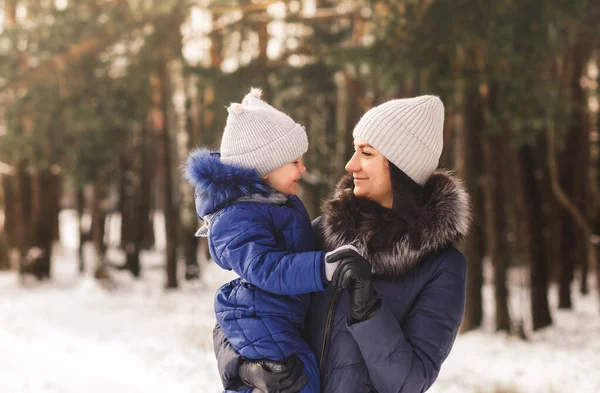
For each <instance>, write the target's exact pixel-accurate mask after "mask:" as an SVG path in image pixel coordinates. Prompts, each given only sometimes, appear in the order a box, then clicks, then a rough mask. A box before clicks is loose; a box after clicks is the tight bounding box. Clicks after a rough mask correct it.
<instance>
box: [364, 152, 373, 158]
mask: <svg viewBox="0 0 600 393" xmlns="http://www.w3.org/2000/svg"><path fill="white" fill-rule="evenodd" d="M362 155H363V156H367V157H370V156H372V155H373V154H371V153H367V152H366V151H363V152H362Z"/></svg>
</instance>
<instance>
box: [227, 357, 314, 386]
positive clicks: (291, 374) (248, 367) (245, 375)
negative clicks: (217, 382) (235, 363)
mask: <svg viewBox="0 0 600 393" xmlns="http://www.w3.org/2000/svg"><path fill="white" fill-rule="evenodd" d="M303 370H304V365H303V364H302V362H301V361H300V359H298V357H297V356H296V355H292V356H290V357H289V358H287V360H286V361H285V363H279V362H275V361H272V360H268V359H259V360H250V359H243V360H240V365H239V367H238V375H239V376H240V379H241V380H242V381H243V382H244V383H245V384H246V385H248V386H252V387H254V388H256V389H258V390H259V391H261V392H263V393H297V392H299V391H300V389H302V387H303V386H304V385H305V384H306V382H307V380H306V376H305V375H303V374H302V371H303Z"/></svg>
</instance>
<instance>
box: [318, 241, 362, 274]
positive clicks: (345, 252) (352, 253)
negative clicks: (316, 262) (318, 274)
mask: <svg viewBox="0 0 600 393" xmlns="http://www.w3.org/2000/svg"><path fill="white" fill-rule="evenodd" d="M357 256H358V257H360V253H359V252H358V249H357V248H356V247H354V246H353V245H350V244H346V245H343V246H341V247H338V248H336V249H335V250H333V251H329V252H328V253H327V254H325V262H326V263H325V275H326V277H327V281H331V280H332V278H333V273H334V272H335V271H336V269H337V267H338V265H339V264H340V261H341V260H342V259H345V258H355V257H357Z"/></svg>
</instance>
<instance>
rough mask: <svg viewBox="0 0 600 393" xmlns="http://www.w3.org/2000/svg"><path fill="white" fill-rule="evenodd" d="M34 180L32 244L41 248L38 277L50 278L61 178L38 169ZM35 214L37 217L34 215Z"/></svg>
mask: <svg viewBox="0 0 600 393" xmlns="http://www.w3.org/2000/svg"><path fill="white" fill-rule="evenodd" d="M31 180H32V191H33V192H32V208H31V211H32V224H31V228H32V230H33V238H32V246H34V247H38V248H39V249H41V255H40V258H39V259H38V262H37V263H38V277H41V278H50V272H51V257H52V244H53V242H54V239H55V237H56V234H55V230H56V229H55V228H56V224H55V222H56V220H57V218H58V212H59V210H60V206H59V203H60V178H59V177H58V176H57V175H55V174H52V173H51V172H50V170H48V169H43V170H38V171H37V172H35V174H33V175H32V176H31ZM33 216H35V218H34V217H33Z"/></svg>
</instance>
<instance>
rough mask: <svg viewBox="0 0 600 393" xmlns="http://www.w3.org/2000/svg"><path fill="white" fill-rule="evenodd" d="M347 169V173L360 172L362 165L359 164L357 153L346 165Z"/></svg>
mask: <svg viewBox="0 0 600 393" xmlns="http://www.w3.org/2000/svg"><path fill="white" fill-rule="evenodd" d="M345 169H346V171H347V172H358V171H360V163H359V162H358V157H357V156H356V152H354V154H353V155H352V157H351V158H350V160H349V161H348V162H347V163H346V166H345Z"/></svg>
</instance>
